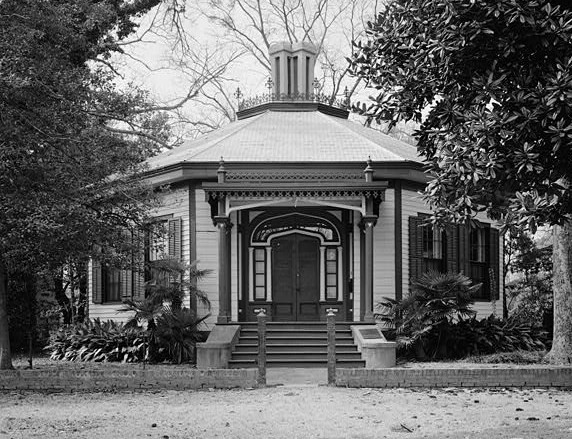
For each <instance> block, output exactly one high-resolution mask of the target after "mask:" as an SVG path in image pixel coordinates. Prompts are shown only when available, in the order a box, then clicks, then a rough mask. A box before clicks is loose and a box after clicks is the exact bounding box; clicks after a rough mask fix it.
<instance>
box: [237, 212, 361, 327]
mask: <svg viewBox="0 0 572 439" xmlns="http://www.w3.org/2000/svg"><path fill="white" fill-rule="evenodd" d="M329 210H330V211H327V210H326V209H319V208H304V209H303V210H302V209H299V210H296V211H294V212H293V211H292V210H290V209H282V208H269V209H268V210H265V211H262V212H260V211H259V212H257V214H255V215H254V216H251V217H250V221H247V222H243V225H244V226H246V227H243V234H242V239H243V241H242V242H243V243H244V247H243V248H244V250H245V252H244V253H243V255H244V256H246V257H247V259H246V260H244V269H245V271H246V273H247V276H244V277H243V278H242V279H243V282H244V291H248V294H247V295H245V296H246V297H245V302H244V305H243V307H244V310H245V312H244V317H245V318H246V320H247V321H249V320H252V318H253V317H254V316H252V315H251V314H252V311H254V310H258V309H260V308H264V309H266V311H267V313H268V314H269V317H270V319H271V320H274V317H276V319H278V320H280V319H281V320H284V319H290V318H291V317H293V320H323V318H322V317H324V316H325V309H327V308H329V307H332V306H334V307H337V308H338V309H339V315H340V317H341V316H342V315H345V313H346V312H349V311H351V309H352V305H351V300H352V299H353V294H351V293H350V292H351V291H352V290H351V289H350V287H351V285H350V284H351V282H350V278H348V276H349V269H350V266H351V261H352V260H353V258H352V257H351V256H350V253H351V251H353V250H352V249H350V248H348V247H347V246H348V244H349V243H350V244H351V243H353V238H351V233H353V223H352V222H351V220H349V221H348V219H349V218H350V217H353V215H351V214H350V213H349V212H347V211H344V210H337V209H329ZM248 216H250V215H247V216H246V218H244V219H246V220H248ZM348 233H350V236H347V235H348ZM285 240H286V241H285ZM312 241H313V242H315V243H316V246H315V247H314V246H313V245H312V244H311V242H312ZM279 243H280V244H281V245H287V246H288V245H289V246H292V249H291V250H290V251H288V252H286V253H284V250H279V249H278V248H277V245H278V244H279ZM289 253H292V254H295V255H298V256H294V259H295V260H292V261H288V262H287V264H289V265H288V266H285V265H284V264H285V263H286V262H285V261H286V259H289V258H288V256H286V254H289ZM256 255H258V256H256ZM296 257H299V258H303V260H304V261H303V263H301V262H300V261H298V260H296ZM277 261H278V262H279V264H278V265H277ZM280 273H281V274H280ZM311 273H313V274H314V275H315V277H316V278H315V280H312V279H311V278H310V277H311V276H312V274H311ZM276 276H282V278H283V279H282V280H281V281H280V282H278V279H277V278H276ZM277 282H278V283H277ZM287 282H289V283H290V286H289V287H285V286H284V283H287ZM277 287H279V289H278V290H277ZM309 289H310V290H313V293H312V292H310V291H309ZM288 294H292V295H298V296H296V297H293V298H292V300H289V299H288V297H287V296H288ZM288 302H289V303H291V304H292V307H293V308H292V309H293V311H287V312H285V311H284V310H285V305H286V304H287V303H288ZM314 304H315V306H314ZM294 307H296V308H295V310H294ZM310 308H313V309H315V312H314V311H313V310H312V311H310ZM348 310H349V311H348ZM322 314H324V316H322ZM324 318H325V317H324Z"/></svg>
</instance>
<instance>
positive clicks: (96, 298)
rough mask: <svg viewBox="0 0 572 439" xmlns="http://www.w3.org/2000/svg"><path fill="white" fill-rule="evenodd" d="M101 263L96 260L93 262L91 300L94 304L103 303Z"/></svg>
mask: <svg viewBox="0 0 572 439" xmlns="http://www.w3.org/2000/svg"><path fill="white" fill-rule="evenodd" d="M101 275H102V273H101V263H100V262H99V261H96V260H95V259H94V260H92V262H91V288H92V294H91V300H92V302H93V303H103V288H102V278H101Z"/></svg>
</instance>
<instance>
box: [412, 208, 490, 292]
mask: <svg viewBox="0 0 572 439" xmlns="http://www.w3.org/2000/svg"><path fill="white" fill-rule="evenodd" d="M499 239H500V238H499V232H498V230H497V229H495V228H492V227H490V225H489V224H485V223H481V222H479V221H473V224H471V225H470V226H469V225H455V224H451V225H450V226H447V227H445V228H444V230H437V229H435V228H434V227H432V226H431V225H428V224H426V215H422V214H420V215H418V216H411V217H409V279H410V281H412V280H414V279H417V278H419V277H420V276H421V275H422V274H423V273H426V272H427V271H429V270H436V271H440V272H446V271H451V272H454V273H464V274H465V275H467V276H468V277H469V278H471V280H472V281H473V282H474V283H482V287H481V288H480V289H479V290H478V291H477V293H476V295H475V299H476V300H491V297H493V296H494V297H496V298H498V296H499V295H498V291H499V265H500V261H499V251H500V249H499Z"/></svg>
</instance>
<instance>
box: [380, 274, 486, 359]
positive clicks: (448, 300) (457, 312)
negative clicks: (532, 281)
mask: <svg viewBox="0 0 572 439" xmlns="http://www.w3.org/2000/svg"><path fill="white" fill-rule="evenodd" d="M480 286H481V284H475V285H473V284H472V281H471V280H470V279H469V278H468V277H466V276H465V275H463V274H461V273H450V272H449V273H439V272H436V271H429V272H427V273H425V274H424V275H422V276H421V277H420V278H418V279H417V280H415V281H413V282H412V289H411V292H410V294H409V295H408V296H407V297H405V298H404V299H402V300H400V301H397V300H394V299H390V298H384V301H383V302H381V303H379V304H378V305H377V307H376V309H377V311H378V313H377V314H376V317H377V319H378V320H379V321H381V322H383V323H385V324H386V325H389V326H391V327H394V328H395V331H396V340H397V343H398V345H399V346H401V347H404V348H405V349H407V350H409V349H411V350H413V351H414V352H415V355H416V357H418V358H421V359H424V358H426V357H427V356H428V355H429V356H431V357H433V358H435V357H445V356H446V355H447V352H446V351H447V338H448V334H449V331H450V328H451V325H452V324H453V323H454V322H456V321H459V320H463V319H465V318H469V317H473V316H474V315H475V311H474V310H472V309H471V305H472V304H473V302H474V300H473V299H472V295H473V294H474V293H475V292H476V291H477V290H478V289H479V288H480Z"/></svg>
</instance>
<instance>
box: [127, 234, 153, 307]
mask: <svg viewBox="0 0 572 439" xmlns="http://www.w3.org/2000/svg"><path fill="white" fill-rule="evenodd" d="M148 238H149V237H148V236H146V235H145V234H144V232H143V231H141V230H136V231H135V232H134V233H133V241H134V242H135V243H136V245H137V246H138V247H139V251H135V252H134V256H133V270H132V272H131V274H132V276H131V279H132V294H131V297H132V298H133V300H143V299H144V298H145V254H146V252H147V251H148Z"/></svg>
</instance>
